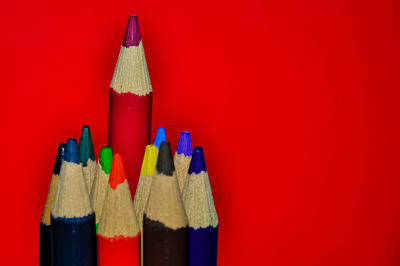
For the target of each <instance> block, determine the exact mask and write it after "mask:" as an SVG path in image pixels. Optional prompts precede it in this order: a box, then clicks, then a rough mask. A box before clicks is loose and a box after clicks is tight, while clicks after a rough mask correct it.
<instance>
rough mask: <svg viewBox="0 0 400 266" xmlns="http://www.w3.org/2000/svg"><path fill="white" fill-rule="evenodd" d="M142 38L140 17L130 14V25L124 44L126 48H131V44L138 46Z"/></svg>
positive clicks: (127, 28)
mask: <svg viewBox="0 0 400 266" xmlns="http://www.w3.org/2000/svg"><path fill="white" fill-rule="evenodd" d="M141 39H142V37H141V36H140V29H139V22H138V17H137V16H135V15H131V16H129V20H128V26H127V27H126V31H125V36H124V41H123V42H122V45H123V46H124V47H126V48H129V47H130V46H138V45H139V43H140V40H141Z"/></svg>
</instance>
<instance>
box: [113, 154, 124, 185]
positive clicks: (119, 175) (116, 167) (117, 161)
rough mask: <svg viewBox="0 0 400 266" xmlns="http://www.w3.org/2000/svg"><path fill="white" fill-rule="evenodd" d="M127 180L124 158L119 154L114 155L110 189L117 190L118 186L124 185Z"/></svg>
mask: <svg viewBox="0 0 400 266" xmlns="http://www.w3.org/2000/svg"><path fill="white" fill-rule="evenodd" d="M125 179H126V176H125V170H124V164H123V163H122V157H121V155H120V154H119V153H115V154H114V155H113V161H112V166H111V172H110V180H109V183H110V187H111V188H112V189H116V188H117V186H118V185H119V184H121V183H123V182H124V181H125Z"/></svg>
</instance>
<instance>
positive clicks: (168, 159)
mask: <svg viewBox="0 0 400 266" xmlns="http://www.w3.org/2000/svg"><path fill="white" fill-rule="evenodd" d="M174 171H175V166H174V160H173V158H172V152H171V145H170V144H169V142H168V141H164V142H161V145H160V151H159V152H158V160H157V172H158V173H160V174H164V175H169V176H172V174H173V172H174Z"/></svg>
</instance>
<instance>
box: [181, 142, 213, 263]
mask: <svg viewBox="0 0 400 266" xmlns="http://www.w3.org/2000/svg"><path fill="white" fill-rule="evenodd" d="M188 173H189V176H188V179H187V180H186V184H185V187H184V189H183V193H182V198H183V202H184V205H185V210H186V213H187V216H188V220H189V266H216V265H217V243H218V216H217V212H216V210H215V206H214V200H213V196H212V192H211V186H210V181H209V179H208V173H207V168H206V162H205V160H204V154H203V149H202V148H201V147H195V148H194V151H193V157H192V161H191V162H190V166H189V171H188Z"/></svg>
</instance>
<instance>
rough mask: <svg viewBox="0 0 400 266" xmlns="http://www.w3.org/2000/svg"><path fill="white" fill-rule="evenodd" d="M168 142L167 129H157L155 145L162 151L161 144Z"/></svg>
mask: <svg viewBox="0 0 400 266" xmlns="http://www.w3.org/2000/svg"><path fill="white" fill-rule="evenodd" d="M164 141H167V135H166V134H165V128H163V127H159V128H158V129H157V133H156V137H155V138H154V145H155V146H156V147H157V149H159V150H160V145H161V142H164Z"/></svg>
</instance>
